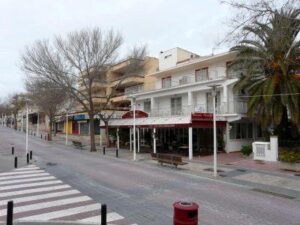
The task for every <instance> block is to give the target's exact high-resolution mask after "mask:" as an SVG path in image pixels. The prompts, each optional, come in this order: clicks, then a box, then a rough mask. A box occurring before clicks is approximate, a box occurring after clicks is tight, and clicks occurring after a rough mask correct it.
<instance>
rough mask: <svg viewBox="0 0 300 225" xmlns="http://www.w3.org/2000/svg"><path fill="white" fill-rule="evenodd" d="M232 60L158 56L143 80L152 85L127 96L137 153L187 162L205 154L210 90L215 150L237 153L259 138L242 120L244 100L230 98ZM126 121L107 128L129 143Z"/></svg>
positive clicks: (176, 52)
mask: <svg viewBox="0 0 300 225" xmlns="http://www.w3.org/2000/svg"><path fill="white" fill-rule="evenodd" d="M235 56H236V53H234V52H226V53H222V54H216V55H209V56H200V55H198V54H195V53H193V52H190V51H187V50H184V49H181V48H174V49H170V50H167V51H162V52H160V54H159V69H158V71H156V72H153V73H151V74H149V75H147V76H146V77H145V79H148V78H149V80H151V82H153V84H152V86H151V88H149V89H148V90H144V91H143V92H138V93H134V94H131V96H130V97H131V99H132V104H133V103H134V101H135V106H136V114H135V116H136V120H135V123H136V127H137V137H138V138H137V139H138V143H137V146H138V150H139V149H140V148H141V146H144V145H146V146H147V145H148V146H150V147H151V148H152V149H153V151H154V152H159V151H161V152H162V151H167V152H176V153H181V154H183V155H187V156H189V158H190V159H192V158H193V156H194V155H205V154H210V153H211V152H212V151H213V114H212V113H213V97H212V95H211V92H212V86H217V94H216V112H217V136H218V138H217V139H218V149H219V150H220V151H226V152H232V151H238V150H240V149H241V146H242V145H244V144H250V143H251V142H252V141H253V140H254V139H256V138H257V137H259V136H260V135H261V134H260V129H259V128H258V127H257V126H256V125H255V124H254V123H253V122H252V121H251V120H250V119H249V118H247V116H246V112H247V104H246V99H245V98H243V96H242V93H234V92H233V86H234V84H235V83H236V82H237V81H238V77H239V76H240V74H241V72H233V71H232V70H230V69H229V67H228V65H229V64H230V63H231V62H232V61H233V60H234V58H235ZM132 117H133V112H132V111H131V112H128V113H126V114H125V115H124V116H123V117H122V118H121V119H113V120H111V121H110V124H109V125H110V127H111V128H117V129H118V130H122V129H128V128H130V133H131V135H130V139H131V140H129V142H130V143H131V142H132V132H131V130H132V126H133V118H132ZM153 137H155V138H153ZM130 148H132V146H131V145H130Z"/></svg>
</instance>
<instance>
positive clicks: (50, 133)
mask: <svg viewBox="0 0 300 225" xmlns="http://www.w3.org/2000/svg"><path fill="white" fill-rule="evenodd" d="M48 132H49V133H48V141H52V119H50V121H49V131H48Z"/></svg>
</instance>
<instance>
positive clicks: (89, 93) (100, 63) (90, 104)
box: [21, 28, 122, 151]
mask: <svg viewBox="0 0 300 225" xmlns="http://www.w3.org/2000/svg"><path fill="white" fill-rule="evenodd" d="M121 44H122V37H121V35H120V34H119V33H115V32H114V31H113V30H110V31H109V32H107V33H103V32H102V31H101V30H100V29H98V28H94V29H83V30H80V31H78V32H72V33H70V34H69V35H67V37H65V38H63V37H56V38H55V40H54V41H53V43H50V42H49V41H37V42H36V43H35V44H34V45H33V46H31V47H27V48H26V49H25V52H24V53H23V55H22V56H21V69H22V70H23V71H24V72H25V73H26V74H30V75H32V76H34V77H38V78H44V79H46V80H48V81H50V82H53V83H55V84H56V85H57V86H59V87H61V88H63V89H64V90H65V91H66V92H68V93H69V95H70V96H72V97H73V98H74V99H75V100H76V101H77V102H78V103H79V104H80V105H81V106H82V108H83V109H84V110H85V111H86V112H87V113H88V115H89V120H90V145H91V151H96V146H95V127H94V116H95V101H97V99H99V98H100V99H102V98H103V97H102V96H95V95H94V94H93V87H94V83H95V80H96V79H98V80H99V79H100V80H101V78H103V80H105V76H106V71H107V69H108V68H109V67H110V66H111V65H112V64H114V62H115V60H116V58H117V56H118V50H119V48H120V46H121Z"/></svg>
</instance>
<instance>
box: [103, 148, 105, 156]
mask: <svg viewBox="0 0 300 225" xmlns="http://www.w3.org/2000/svg"><path fill="white" fill-rule="evenodd" d="M103 155H105V147H103Z"/></svg>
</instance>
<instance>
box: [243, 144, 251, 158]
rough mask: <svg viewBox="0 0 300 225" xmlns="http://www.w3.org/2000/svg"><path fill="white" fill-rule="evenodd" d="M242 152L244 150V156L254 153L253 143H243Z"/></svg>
mask: <svg viewBox="0 0 300 225" xmlns="http://www.w3.org/2000/svg"><path fill="white" fill-rule="evenodd" d="M241 152H242V154H243V156H245V157H249V156H250V155H251V153H252V146H251V145H243V146H242V149H241Z"/></svg>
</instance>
